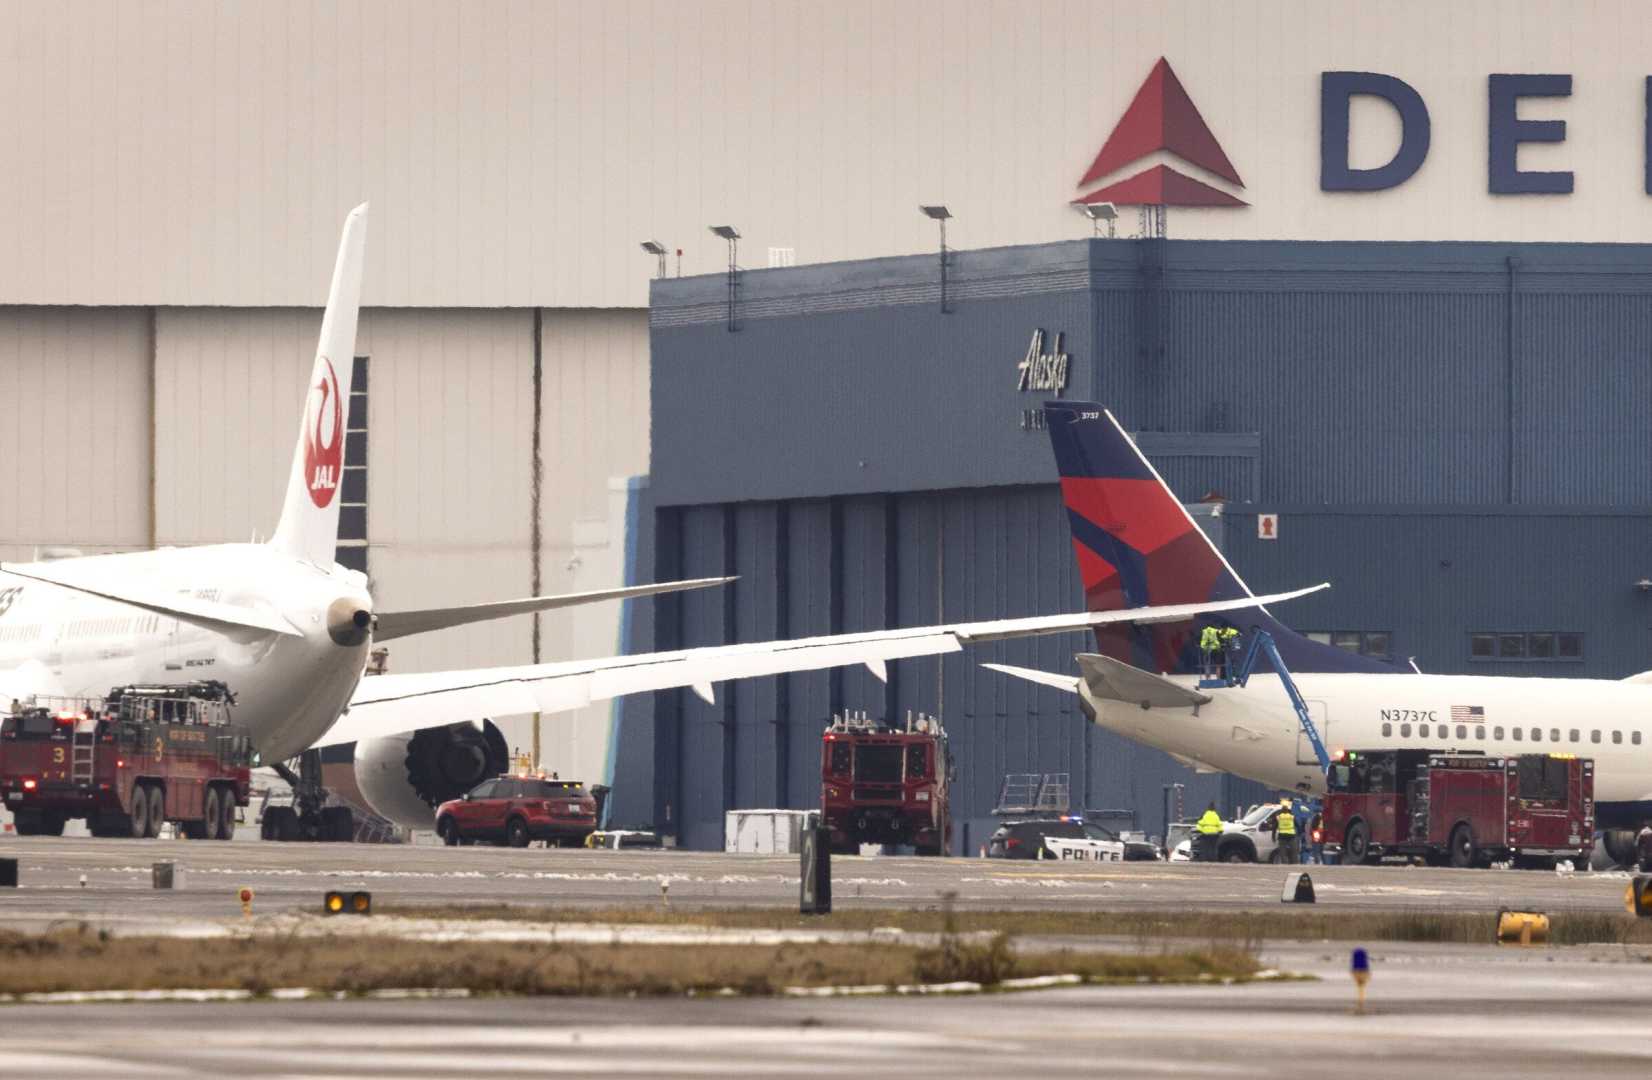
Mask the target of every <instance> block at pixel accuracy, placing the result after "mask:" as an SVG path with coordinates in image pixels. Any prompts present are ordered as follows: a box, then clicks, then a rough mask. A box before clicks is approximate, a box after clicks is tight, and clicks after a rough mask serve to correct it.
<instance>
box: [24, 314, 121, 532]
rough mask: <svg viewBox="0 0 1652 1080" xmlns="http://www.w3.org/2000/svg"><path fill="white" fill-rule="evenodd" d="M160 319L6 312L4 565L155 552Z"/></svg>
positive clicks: (111, 315)
mask: <svg viewBox="0 0 1652 1080" xmlns="http://www.w3.org/2000/svg"><path fill="white" fill-rule="evenodd" d="M149 339H150V332H149V312H148V311H146V310H143V309H139V308H114V309H101V310H92V309H86V308H26V307H24V308H19V307H0V402H3V403H4V407H3V409H0V490H3V491H4V492H5V496H4V498H3V499H0V559H29V558H33V557H34V554H35V549H36V548H37V547H40V546H43V545H44V546H67V547H75V548H81V549H83V550H86V551H88V552H91V551H107V550H118V549H124V548H144V547H147V546H149V501H150V500H149V467H150V460H151V458H150V425H151V419H152V418H151V416H150V400H149V359H150V346H149Z"/></svg>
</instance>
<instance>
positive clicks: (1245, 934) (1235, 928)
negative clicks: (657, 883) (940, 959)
mask: <svg viewBox="0 0 1652 1080" xmlns="http://www.w3.org/2000/svg"><path fill="white" fill-rule="evenodd" d="M380 911H381V913H383V914H395V915H403V916H408V917H417V918H441V919H508V920H521V921H528V922H545V923H551V922H587V923H592V922H594V923H611V924H616V925H649V926H653V925H662V926H711V927H728V928H733V929H745V930H775V929H804V930H811V929H812V930H862V931H864V930H872V929H875V928H878V927H896V928H899V929H901V930H904V931H908V932H914V933H942V932H946V931H949V930H950V931H956V932H962V933H1007V934H1018V935H1043V936H1065V935H1071V936H1082V937H1090V936H1109V937H1124V938H1131V939H1134V940H1136V941H1137V942H1138V943H1140V944H1150V943H1154V942H1158V941H1162V940H1165V939H1191V940H1194V941H1200V942H1210V943H1213V944H1215V943H1220V944H1230V945H1238V946H1239V947H1240V948H1242V949H1245V950H1251V951H1254V949H1255V948H1256V947H1257V946H1258V945H1259V944H1260V943H1261V942H1264V941H1268V940H1274V941H1421V942H1444V943H1453V944H1476V943H1484V942H1490V941H1491V940H1492V937H1493V933H1494V929H1495V924H1496V921H1497V918H1496V912H1495V911H1483V912H1463V911H1447V912H1440V911H1394V912H1359V911H1325V910H1320V909H1316V908H1307V907H1287V906H1285V905H1280V906H1277V907H1274V908H1271V909H1268V910H1255V911H952V912H948V911H947V910H945V905H944V904H942V903H937V904H936V906H935V907H933V908H931V909H928V910H923V909H916V908H906V909H877V908H851V909H846V910H844V909H840V910H838V911H834V912H833V913H832V914H830V915H826V916H803V915H799V914H798V913H797V912H796V911H794V910H790V909H787V908H704V909H698V910H683V909H681V908H672V909H670V910H664V909H661V908H658V907H624V908H619V907H616V908H551V907H528V906H521V907H519V906H513V905H485V906H477V907H466V906H451V907H392V906H390V905H384V906H382V907H381V908H380ZM1549 915H1550V922H1551V925H1552V927H1553V931H1552V940H1553V941H1554V943H1555V944H1559V945H1585V944H1602V943H1604V944H1613V945H1637V944H1652V919H1636V918H1634V917H1633V916H1631V915H1629V914H1627V913H1622V914H1617V913H1613V912H1597V911H1555V912H1550V913H1549Z"/></svg>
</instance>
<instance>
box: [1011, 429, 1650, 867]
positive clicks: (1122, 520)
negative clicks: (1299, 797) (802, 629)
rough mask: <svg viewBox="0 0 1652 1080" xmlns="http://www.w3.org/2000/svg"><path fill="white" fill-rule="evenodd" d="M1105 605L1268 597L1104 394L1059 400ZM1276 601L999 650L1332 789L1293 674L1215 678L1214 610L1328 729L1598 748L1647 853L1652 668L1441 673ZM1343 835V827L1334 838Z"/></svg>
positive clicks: (1071, 496)
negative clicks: (1050, 656) (1206, 647)
mask: <svg viewBox="0 0 1652 1080" xmlns="http://www.w3.org/2000/svg"><path fill="white" fill-rule="evenodd" d="M1044 412H1045V419H1046V421H1047V424H1048V429H1049V432H1050V445H1051V447H1052V448H1053V449H1054V451H1055V459H1056V465H1057V468H1058V470H1059V472H1060V474H1061V492H1062V498H1063V501H1064V503H1065V506H1066V510H1067V519H1068V522H1069V524H1070V527H1071V529H1072V540H1073V551H1074V553H1075V555H1076V557H1077V559H1078V564H1079V570H1080V577H1081V579H1082V581H1083V586H1084V594H1085V602H1086V606H1087V607H1088V608H1089V609H1090V610H1091V611H1108V610H1115V609H1119V608H1125V607H1131V608H1141V607H1147V606H1149V605H1155V604H1189V603H1200V602H1205V601H1232V600H1234V599H1238V598H1244V597H1249V596H1252V593H1251V591H1250V589H1249V587H1247V586H1246V585H1245V583H1244V582H1243V581H1242V580H1241V579H1240V577H1239V575H1238V573H1237V572H1236V571H1235V570H1234V569H1233V567H1232V566H1231V565H1229V564H1228V561H1227V560H1226V559H1225V558H1224V557H1223V556H1222V553H1221V552H1220V551H1219V550H1217V548H1216V547H1215V545H1213V544H1212V543H1211V542H1210V540H1209V538H1208V537H1206V536H1205V534H1204V532H1203V531H1202V530H1201V529H1200V528H1199V527H1198V526H1197V525H1196V524H1195V523H1194V521H1193V518H1192V516H1191V515H1189V514H1188V512H1187V510H1186V508H1185V507H1184V506H1183V505H1182V503H1181V502H1180V501H1179V500H1178V499H1177V498H1176V496H1175V495H1174V494H1173V493H1172V492H1171V490H1170V487H1169V486H1168V485H1167V484H1166V483H1165V482H1164V478H1163V477H1162V476H1160V475H1159V473H1158V470H1156V469H1154V467H1153V466H1152V464H1151V463H1150V462H1149V461H1148V460H1147V458H1146V457H1145V456H1143V454H1142V453H1141V451H1140V450H1139V449H1138V448H1137V446H1136V444H1135V442H1134V441H1133V440H1132V439H1131V438H1130V436H1129V435H1127V434H1126V433H1125V430H1124V428H1123V427H1122V426H1121V425H1120V424H1119V422H1118V420H1117V419H1115V418H1114V416H1113V414H1112V413H1111V412H1109V411H1107V410H1106V409H1104V408H1102V407H1101V406H1100V405H1098V404H1095V403H1093V402H1073V401H1059V402H1050V403H1048V404H1046V405H1045V407H1044ZM1267 603H1268V601H1267V600H1266V599H1265V598H1263V597H1257V598H1256V599H1255V601H1254V602H1253V603H1252V604H1251V605H1250V606H1248V607H1245V608H1236V609H1229V610H1227V611H1225V612H1223V613H1221V614H1219V615H1209V616H1204V617H1201V618H1199V619H1196V620H1193V621H1185V622H1177V623H1163V624H1141V623H1137V624H1108V625H1103V626H1100V627H1098V628H1097V629H1096V631H1095V635H1096V643H1097V651H1096V652H1094V653H1083V654H1080V655H1078V656H1077V657H1076V658H1075V659H1076V663H1077V666H1078V669H1079V674H1078V675H1076V676H1075V675H1071V674H1061V673H1056V672H1047V671H1037V670H1032V669H1028V668H1020V667H1014V666H1011V665H1006V664H991V663H989V664H986V665H985V666H986V667H988V668H991V669H992V670H994V671H998V672H1001V673H1004V674H1007V675H1011V676H1015V677H1017V678H1021V679H1025V680H1028V681H1030V682H1034V683H1037V684H1040V685H1043V686H1049V687H1053V688H1055V689H1058V690H1062V691H1065V692H1068V693H1075V694H1077V695H1078V696H1079V698H1080V701H1081V706H1080V707H1081V709H1082V711H1083V712H1084V713H1085V715H1086V716H1088V717H1089V718H1090V719H1091V720H1092V721H1093V722H1094V723H1096V724H1098V725H1100V726H1101V727H1104V728H1106V729H1107V730H1109V731H1113V732H1116V733H1118V734H1120V735H1123V736H1125V737H1126V738H1130V739H1134V740H1136V741H1137V742H1141V743H1144V744H1146V745H1148V746H1152V747H1155V748H1157V749H1159V750H1163V751H1165V752H1166V753H1168V754H1170V755H1171V756H1172V757H1174V758H1176V759H1177V760H1179V761H1181V762H1182V763H1184V764H1187V765H1191V766H1194V767H1196V768H1198V769H1199V770H1201V771H1206V772H1227V773H1233V774H1235V775H1238V776H1242V777H1245V778H1247V779H1251V780H1256V781H1260V782H1261V783H1264V784H1267V785H1269V786H1271V787H1275V788H1278V789H1280V790H1282V791H1291V790H1302V789H1306V790H1308V791H1311V792H1315V793H1320V792H1323V791H1324V789H1325V776H1324V773H1323V772H1322V771H1321V769H1320V766H1319V762H1318V759H1317V756H1316V755H1315V753H1314V751H1313V749H1312V746H1311V744H1310V742H1309V740H1308V738H1307V737H1306V735H1305V733H1304V732H1303V731H1302V726H1301V724H1300V722H1299V720H1298V718H1297V715H1296V713H1295V711H1294V709H1293V708H1292V706H1291V703H1290V700H1289V698H1288V696H1287V694H1286V691H1285V688H1284V685H1283V683H1282V682H1281V680H1280V678H1279V676H1278V675H1277V674H1276V673H1274V672H1272V671H1270V670H1268V666H1267V665H1265V664H1258V665H1257V668H1256V670H1255V672H1254V673H1253V674H1252V675H1251V677H1250V679H1249V681H1248V683H1247V684H1246V685H1245V686H1243V687H1239V686H1228V687H1216V688H1213V689H1201V688H1200V687H1199V686H1198V683H1199V681H1200V675H1201V665H1202V661H1201V657H1200V655H1199V650H1198V639H1199V636H1200V633H1201V632H1202V630H1203V628H1204V627H1205V626H1216V627H1218V628H1228V627H1231V628H1233V629H1235V630H1238V631H1240V633H1241V634H1246V633H1250V632H1254V631H1256V630H1265V631H1267V633H1268V634H1269V635H1271V636H1272V638H1273V640H1274V643H1275V645H1276V646H1277V648H1278V650H1279V652H1280V654H1281V657H1282V659H1283V660H1284V661H1285V666H1286V667H1287V668H1288V669H1289V670H1290V673H1291V676H1292V677H1293V679H1294V680H1295V682H1296V685H1297V688H1298V690H1299V691H1300V692H1301V694H1302V696H1303V698H1305V699H1306V700H1307V704H1308V707H1309V712H1310V716H1311V717H1312V719H1313V721H1314V723H1315V725H1316V726H1317V727H1318V729H1319V732H1320V734H1321V737H1322V738H1323V739H1324V740H1326V745H1327V746H1331V745H1335V746H1339V747H1345V748H1350V749H1359V750H1386V749H1399V748H1407V747H1411V748H1438V749H1441V750H1447V749H1450V750H1460V751H1478V752H1484V753H1486V754H1501V755H1512V754H1520V753H1536V752H1555V753H1569V754H1576V755H1579V756H1586V757H1591V758H1593V759H1594V761H1595V798H1596V821H1597V824H1598V827H1599V828H1600V829H1601V830H1602V833H1603V836H1602V840H1603V842H1604V845H1605V847H1606V850H1607V852H1608V854H1610V855H1611V856H1612V857H1613V858H1614V859H1617V860H1618V861H1619V862H1628V861H1631V860H1632V858H1633V849H1634V836H1635V833H1636V832H1637V831H1638V830H1639V828H1640V827H1641V825H1642V824H1644V823H1647V822H1652V672H1643V673H1641V674H1638V675H1632V676H1630V677H1629V678H1627V679H1623V680H1621V681H1615V680H1608V679H1555V678H1536V677H1526V676H1507V675H1425V674H1421V673H1419V672H1417V671H1415V670H1414V669H1411V668H1409V667H1400V666H1396V665H1394V664H1390V663H1386V662H1383V661H1380V660H1376V659H1373V658H1370V657H1364V656H1359V655H1356V654H1353V653H1350V652H1348V651H1347V650H1345V649H1341V648H1338V647H1336V646H1333V645H1330V644H1327V643H1323V642H1317V641H1313V640H1311V639H1309V638H1307V637H1304V636H1303V635H1301V634H1298V633H1296V632H1295V631H1293V630H1290V629H1289V628H1287V627H1286V626H1285V625H1284V624H1282V623H1280V622H1279V621H1278V620H1277V619H1275V618H1274V617H1273V616H1272V615H1271V614H1270V613H1269V612H1268V610H1267V608H1266V606H1265V605H1266V604H1267ZM1329 839H1334V840H1337V841H1340V839H1341V838H1340V837H1337V838H1329Z"/></svg>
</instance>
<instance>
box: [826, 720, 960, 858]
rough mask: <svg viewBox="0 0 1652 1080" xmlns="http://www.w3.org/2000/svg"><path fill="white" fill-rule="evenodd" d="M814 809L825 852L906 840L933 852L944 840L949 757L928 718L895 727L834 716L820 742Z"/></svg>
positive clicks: (948, 819)
mask: <svg viewBox="0 0 1652 1080" xmlns="http://www.w3.org/2000/svg"><path fill="white" fill-rule="evenodd" d="M820 779H821V783H820V809H821V816H822V818H823V819H824V820H825V824H826V827H827V828H828V829H830V830H831V833H832V850H833V851H836V852H848V853H853V852H855V851H857V850H859V847H860V845H861V844H911V845H912V846H913V848H914V849H915V850H916V851H917V853H918V854H919V855H940V854H942V853H943V852H945V851H946V850H947V846H948V844H949V843H950V842H951V840H952V814H951V809H950V807H949V806H948V804H947V798H948V790H947V789H948V785H949V784H950V782H951V780H952V757H951V755H950V754H949V753H948V752H947V746H946V732H945V731H944V730H943V729H942V728H941V722H940V721H939V720H937V719H936V718H934V717H932V716H916V717H914V716H912V715H908V716H907V718H906V727H905V728H904V729H903V728H896V727H892V726H888V725H885V724H882V723H879V722H875V721H872V720H870V719H868V718H867V715H866V714H865V713H854V714H848V715H843V716H834V717H833V718H832V723H831V726H830V727H828V728H827V729H826V734H825V737H824V738H823V740H822V742H821V747H820Z"/></svg>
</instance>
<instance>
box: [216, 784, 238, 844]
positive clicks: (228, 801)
mask: <svg viewBox="0 0 1652 1080" xmlns="http://www.w3.org/2000/svg"><path fill="white" fill-rule="evenodd" d="M218 805H219V806H221V807H223V812H224V816H223V817H222V818H220V819H219V821H218V839H220V840H234V839H235V797H234V796H232V795H231V794H230V793H229V792H228V791H225V790H223V789H222V788H220V789H219V791H218Z"/></svg>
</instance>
